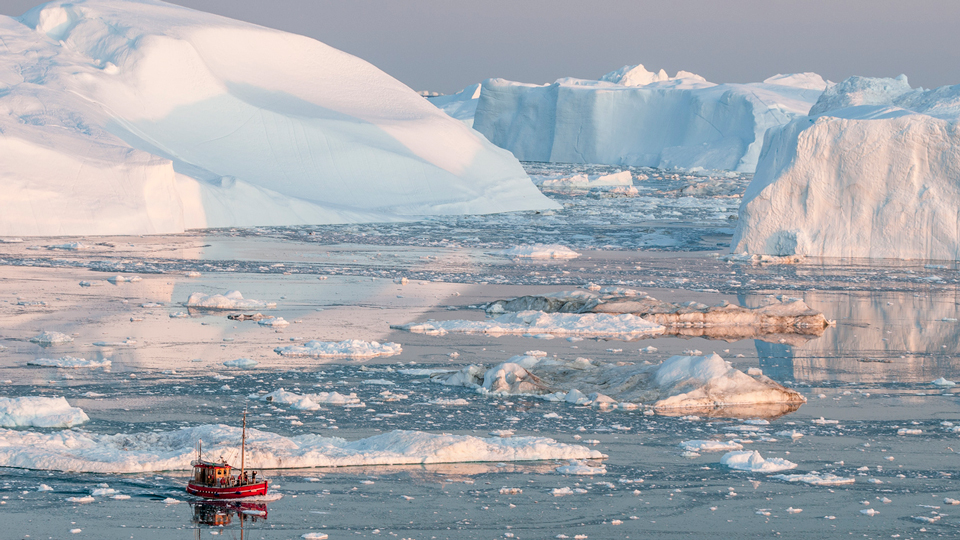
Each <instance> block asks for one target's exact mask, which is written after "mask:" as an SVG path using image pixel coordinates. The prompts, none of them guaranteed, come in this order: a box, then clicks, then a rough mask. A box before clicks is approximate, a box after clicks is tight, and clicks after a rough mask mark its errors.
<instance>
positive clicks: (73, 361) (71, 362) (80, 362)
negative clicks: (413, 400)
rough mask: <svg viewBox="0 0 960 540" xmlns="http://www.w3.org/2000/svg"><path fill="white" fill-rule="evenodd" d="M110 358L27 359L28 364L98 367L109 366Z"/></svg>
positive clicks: (60, 366)
mask: <svg viewBox="0 0 960 540" xmlns="http://www.w3.org/2000/svg"><path fill="white" fill-rule="evenodd" d="M110 364H111V362H110V360H87V359H85V358H74V357H72V356H62V357H60V358H37V359H35V360H27V365H28V366H42V367H58V368H73V369H77V368H98V367H110Z"/></svg>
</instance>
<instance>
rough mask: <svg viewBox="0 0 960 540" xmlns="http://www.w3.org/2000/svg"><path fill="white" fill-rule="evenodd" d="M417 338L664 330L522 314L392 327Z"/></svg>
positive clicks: (612, 319)
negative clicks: (446, 335)
mask: <svg viewBox="0 0 960 540" xmlns="http://www.w3.org/2000/svg"><path fill="white" fill-rule="evenodd" d="M391 328H395V329H397V330H406V331H408V332H414V333H417V334H428V335H435V336H442V335H445V334H448V333H458V334H490V335H507V334H514V335H516V334H519V335H523V334H531V335H537V334H541V335H544V334H550V335H554V336H590V337H608V338H617V339H631V338H639V337H644V336H651V335H657V334H662V333H663V331H664V327H663V326H662V325H660V324H657V323H652V322H649V321H647V320H645V319H642V318H640V317H637V316H635V315H630V314H623V315H612V314H605V313H587V314H579V313H545V312H543V311H534V310H529V311H519V312H516V313H505V314H503V315H500V316H499V317H496V318H494V319H491V320H486V321H468V320H449V321H427V322H422V323H409V324H403V325H396V326H391Z"/></svg>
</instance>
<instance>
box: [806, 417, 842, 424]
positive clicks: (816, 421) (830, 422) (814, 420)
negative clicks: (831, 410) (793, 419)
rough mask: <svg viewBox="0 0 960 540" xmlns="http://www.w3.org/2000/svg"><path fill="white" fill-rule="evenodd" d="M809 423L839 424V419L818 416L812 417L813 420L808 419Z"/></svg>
mask: <svg viewBox="0 0 960 540" xmlns="http://www.w3.org/2000/svg"><path fill="white" fill-rule="evenodd" d="M810 423H811V424H817V425H821V426H827V425H832V424H839V423H840V421H839V420H827V419H826V418H824V417H822V416H821V417H820V418H814V419H813V420H811V421H810Z"/></svg>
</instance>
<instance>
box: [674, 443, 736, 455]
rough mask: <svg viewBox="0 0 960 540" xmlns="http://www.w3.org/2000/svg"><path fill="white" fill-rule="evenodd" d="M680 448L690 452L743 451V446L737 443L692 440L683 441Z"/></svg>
mask: <svg viewBox="0 0 960 540" xmlns="http://www.w3.org/2000/svg"><path fill="white" fill-rule="evenodd" d="M680 448H683V449H684V450H686V451H688V452H729V451H731V450H742V449H743V445H742V444H740V443H738V442H735V441H704V440H692V441H681V442H680Z"/></svg>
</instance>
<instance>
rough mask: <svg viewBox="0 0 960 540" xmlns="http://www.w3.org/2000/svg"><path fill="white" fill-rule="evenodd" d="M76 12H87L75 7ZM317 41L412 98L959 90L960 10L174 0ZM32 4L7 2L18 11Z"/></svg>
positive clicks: (856, 4) (804, 1)
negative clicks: (624, 75)
mask: <svg viewBox="0 0 960 540" xmlns="http://www.w3.org/2000/svg"><path fill="white" fill-rule="evenodd" d="M77 3H79V2H77ZM173 3H176V4H180V5H184V6H187V7H191V8H194V9H199V10H203V11H209V12H213V13H218V14H221V15H225V16H228V17H232V18H235V19H241V20H245V21H249V22H253V23H256V24H260V25H263V26H268V27H271V28H277V29H281V30H285V31H289V32H294V33H297V34H303V35H306V36H310V37H313V38H316V39H318V40H320V41H323V42H324V43H326V44H328V45H331V46H334V47H336V48H338V49H341V50H344V51H346V52H349V53H351V54H354V55H356V56H359V57H360V58H363V59H365V60H367V61H369V62H371V63H372V64H374V65H376V66H377V67H379V68H380V69H382V70H384V71H386V72H387V73H389V74H390V75H393V76H394V77H396V78H397V79H399V80H401V81H403V82H404V83H406V84H407V85H408V86H410V87H412V88H413V89H415V90H429V91H438V92H442V93H452V92H456V91H457V90H459V89H461V88H463V87H465V86H467V85H470V84H473V83H476V82H480V81H482V80H484V79H487V78H490V77H502V78H505V79H510V80H515V81H522V82H528V83H547V82H553V81H554V80H556V79H558V78H560V77H580V78H587V79H595V78H598V77H600V76H601V75H603V74H604V73H606V72H608V71H612V70H614V69H617V68H619V67H621V66H623V65H627V64H629V65H633V64H644V65H645V66H646V67H647V69H650V70H652V71H657V70H659V69H661V68H663V69H665V70H666V71H667V72H668V73H670V74H671V75H673V74H675V73H676V72H677V71H678V70H686V71H692V72H694V73H697V74H700V75H702V76H704V77H706V78H707V80H710V81H713V82H718V83H722V82H755V81H760V80H763V79H765V78H767V77H769V76H771V75H774V74H777V73H796V72H803V71H813V72H816V73H819V74H821V75H823V76H824V78H827V79H830V80H833V81H840V80H843V79H845V78H847V77H849V76H851V75H865V76H873V77H881V76H883V77H894V76H897V75H899V74H901V73H904V74H906V75H907V76H908V77H909V80H910V83H911V85H912V86H923V87H925V88H931V87H937V86H943V85H948V84H960V32H958V31H957V30H956V25H957V22H958V21H960V1H957V0H911V1H909V2H907V1H903V0H897V1H891V0H829V1H827V0H793V1H784V0H663V1H660V0H657V1H652V0H647V1H644V0H592V1H585V0H584V1H573V0H481V1H470V2H467V1H456V0H270V1H264V0H174V1H173ZM37 4H39V2H37V1H36V0H0V14H4V15H19V14H21V13H23V12H24V11H26V10H27V9H29V8H31V7H33V6H34V5H37Z"/></svg>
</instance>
